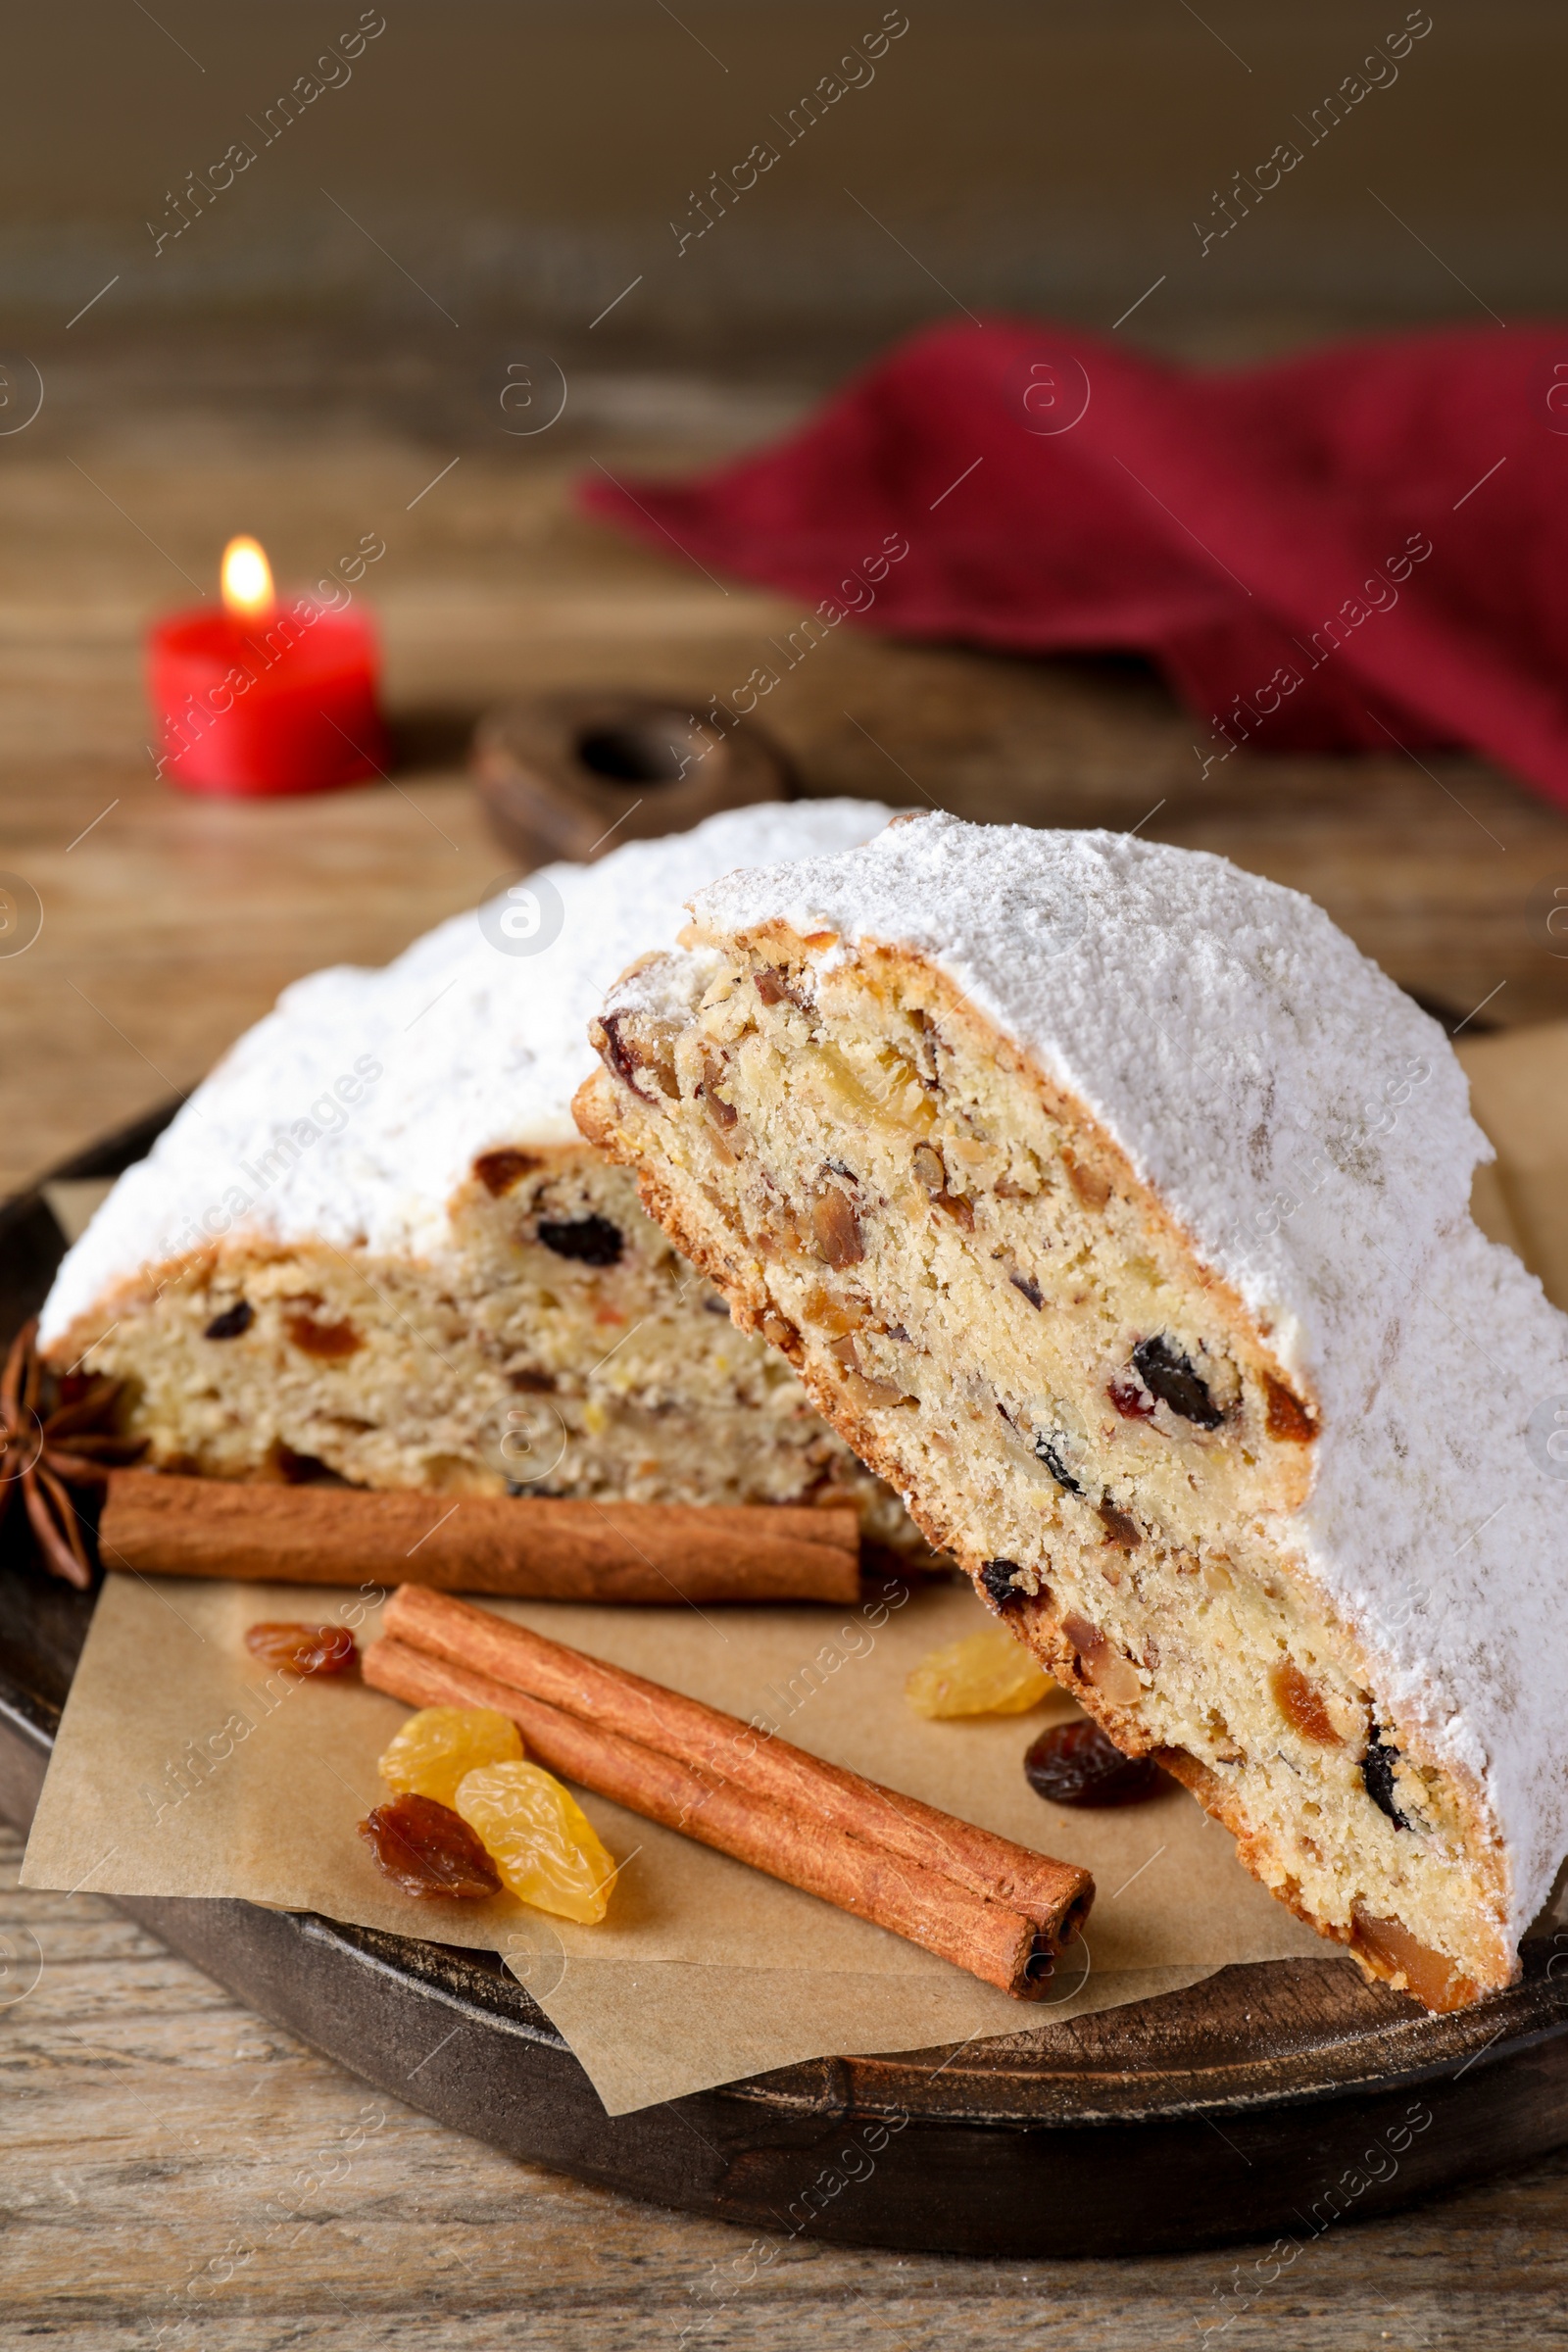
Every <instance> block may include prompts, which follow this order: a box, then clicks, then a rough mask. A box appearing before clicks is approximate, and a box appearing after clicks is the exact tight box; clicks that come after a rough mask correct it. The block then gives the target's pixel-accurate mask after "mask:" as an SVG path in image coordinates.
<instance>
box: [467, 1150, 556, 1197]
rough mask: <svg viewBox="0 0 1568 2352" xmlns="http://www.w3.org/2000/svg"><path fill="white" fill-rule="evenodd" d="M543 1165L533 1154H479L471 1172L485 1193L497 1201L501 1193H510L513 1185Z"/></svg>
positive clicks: (507, 1152)
mask: <svg viewBox="0 0 1568 2352" xmlns="http://www.w3.org/2000/svg"><path fill="white" fill-rule="evenodd" d="M544 1164H545V1163H544V1161H543V1160H542V1159H541V1158H540V1157H539V1155H538V1153H537V1152H513V1151H503V1152H480V1154H479V1156H478V1158H477V1159H476V1160H475V1161H474V1163H473V1172H474V1174H475V1175H476V1176H477V1177H478V1179H479V1182H480V1183H481V1184H482V1185H483V1186H484V1189H485V1191H486V1192H487V1193H489V1194H491V1195H492V1196H493V1198H494V1199H496V1200H497V1201H499V1200H500V1198H501V1196H502V1194H503V1193H510V1192H511V1190H512V1188H513V1186H514V1185H515V1184H520V1183H521V1181H522V1179H523V1177H524V1176H529V1175H531V1174H532V1173H533V1171H534V1169H535V1168H542V1167H543V1166H544Z"/></svg>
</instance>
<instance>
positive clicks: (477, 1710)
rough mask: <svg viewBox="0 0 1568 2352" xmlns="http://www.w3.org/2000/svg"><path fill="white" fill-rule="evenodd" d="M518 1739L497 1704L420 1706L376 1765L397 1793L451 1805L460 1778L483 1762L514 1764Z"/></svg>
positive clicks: (518, 1751)
mask: <svg viewBox="0 0 1568 2352" xmlns="http://www.w3.org/2000/svg"><path fill="white" fill-rule="evenodd" d="M522 1753H523V1747H522V1739H521V1736H520V1734H519V1733H518V1730H517V1727H516V1725H515V1723H514V1722H513V1720H512V1718H511V1716H510V1715H503V1714H502V1712H501V1710H500V1708H499V1707H421V1708H420V1709H419V1712H418V1713H417V1715H411V1716H410V1717H409V1720H408V1722H407V1723H406V1724H405V1725H404V1726H403V1728H402V1730H401V1731H400V1732H399V1733H398V1735H397V1738H396V1739H395V1740H393V1742H392V1744H391V1746H390V1747H389V1748H388V1749H387V1751H386V1754H385V1755H384V1756H383V1757H382V1758H381V1760H380V1762H379V1763H378V1764H377V1766H376V1770H377V1772H378V1773H379V1774H380V1775H381V1778H382V1780H383V1781H385V1783H386V1785H387V1787H388V1788H389V1789H395V1790H396V1791H397V1793H398V1794H399V1795H403V1794H405V1793H408V1794H412V1795H414V1796H429V1797H433V1798H434V1799H435V1801H436V1803H437V1804H438V1805H450V1804H451V1803H452V1802H453V1799H454V1798H455V1797H456V1795H457V1793H458V1783H459V1782H460V1781H461V1780H462V1779H463V1777H464V1775H465V1774H466V1773H470V1772H477V1771H478V1769H479V1767H480V1765H481V1764H516V1763H520V1762H521V1760H522Z"/></svg>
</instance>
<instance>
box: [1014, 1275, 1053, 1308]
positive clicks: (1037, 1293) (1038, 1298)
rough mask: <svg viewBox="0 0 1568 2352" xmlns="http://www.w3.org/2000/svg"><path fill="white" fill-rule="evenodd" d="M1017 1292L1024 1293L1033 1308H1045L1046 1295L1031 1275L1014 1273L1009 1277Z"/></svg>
mask: <svg viewBox="0 0 1568 2352" xmlns="http://www.w3.org/2000/svg"><path fill="white" fill-rule="evenodd" d="M1007 1280H1008V1281H1009V1282H1010V1283H1011V1285H1012V1287H1013V1289H1014V1290H1015V1291H1022V1293H1023V1295H1024V1297H1025V1298H1026V1299H1028V1301H1029V1303H1030V1305H1031V1306H1044V1304H1045V1302H1046V1295H1045V1293H1044V1291H1042V1289H1041V1288H1040V1285H1039V1283H1038V1282H1036V1281H1035V1280H1034V1279H1033V1277H1032V1276H1031V1275H1028V1274H1018V1273H1012V1274H1009V1275H1008V1276H1007Z"/></svg>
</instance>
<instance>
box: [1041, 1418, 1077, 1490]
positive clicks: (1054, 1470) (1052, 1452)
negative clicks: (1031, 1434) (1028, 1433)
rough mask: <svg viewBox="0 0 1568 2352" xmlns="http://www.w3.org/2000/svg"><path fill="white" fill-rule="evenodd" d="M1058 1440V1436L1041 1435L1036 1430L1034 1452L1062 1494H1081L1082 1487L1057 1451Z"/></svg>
mask: <svg viewBox="0 0 1568 2352" xmlns="http://www.w3.org/2000/svg"><path fill="white" fill-rule="evenodd" d="M1060 1442H1061V1441H1060V1440H1059V1439H1058V1438H1045V1437H1042V1436H1041V1434H1040V1432H1039V1431H1038V1430H1036V1432H1035V1452H1036V1454H1037V1455H1038V1457H1039V1459H1040V1460H1041V1461H1043V1462H1044V1463H1045V1465H1046V1468H1047V1469H1048V1470H1049V1471H1050V1472H1051V1475H1052V1477H1053V1478H1054V1480H1055V1482H1056V1484H1057V1486H1058V1487H1060V1489H1061V1491H1062V1493H1063V1494H1064V1495H1081V1494H1082V1493H1083V1489H1082V1487H1081V1486H1080V1485H1079V1484H1078V1481H1077V1480H1076V1479H1075V1478H1074V1477H1073V1475H1072V1473H1071V1471H1070V1470H1069V1469H1068V1468H1067V1466H1066V1464H1065V1463H1064V1462H1063V1460H1062V1458H1061V1455H1060V1453H1059V1452H1058V1451H1057V1447H1058V1446H1059V1445H1060Z"/></svg>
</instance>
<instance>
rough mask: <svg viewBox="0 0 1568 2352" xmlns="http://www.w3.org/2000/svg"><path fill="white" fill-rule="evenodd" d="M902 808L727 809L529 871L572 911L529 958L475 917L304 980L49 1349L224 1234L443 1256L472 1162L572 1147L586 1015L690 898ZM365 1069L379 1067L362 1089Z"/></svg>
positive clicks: (184, 1120) (82, 1273)
mask: <svg viewBox="0 0 1568 2352" xmlns="http://www.w3.org/2000/svg"><path fill="white" fill-rule="evenodd" d="M890 813H891V811H890V810H889V809H885V808H883V807H882V806H881V805H880V804H879V803H877V802H868V801H850V800H834V801H803V802H793V803H790V804H787V805H785V804H778V803H773V804H766V805H763V806H761V807H759V808H754V809H732V810H729V811H726V812H725V813H723V814H721V815H718V816H713V817H710V818H709V819H708V820H707V822H706V823H704V824H701V825H699V826H697V827H696V828H695V829H694V830H693V831H692V832H690V833H684V834H673V835H666V836H665V837H663V838H662V839H661V840H657V841H648V842H632V843H629V844H628V845H627V846H626V847H625V848H623V849H620V850H616V851H614V852H613V853H612V854H611V855H610V856H609V857H607V858H603V859H602V860H601V861H600V862H599V863H598V864H597V865H587V866H585V865H567V864H561V865H552V866H547V867H546V868H545V869H544V871H543V875H542V876H535V877H532V878H531V879H532V880H534V881H535V882H540V883H548V884H549V885H550V886H551V887H552V888H553V889H554V890H556V891H558V892H559V893H560V897H561V903H562V907H563V910H564V919H563V923H562V927H561V931H560V935H559V937H558V938H557V939H556V940H555V941H554V942H553V944H552V945H551V946H549V947H548V948H545V949H543V950H541V952H540V953H538V954H537V955H510V954H506V953H503V952H502V950H501V949H499V948H498V947H496V946H494V945H493V944H492V942H491V940H490V939H489V938H488V937H487V936H486V935H485V932H484V931H483V930H482V929H481V927H480V922H479V915H478V912H477V911H475V912H470V913H467V914H460V915H455V916H453V917H452V919H451V920H450V921H449V922H445V923H442V924H440V925H438V926H437V928H436V929H435V930H433V931H431V932H428V933H427V934H426V935H425V937H424V938H422V939H419V940H417V941H416V942H415V944H414V946H413V947H411V948H409V949H408V950H407V951H406V953H405V954H403V955H402V956H399V957H398V958H397V960H396V961H395V962H394V963H391V964H388V965H387V966H386V967H385V969H384V970H380V971H368V970H364V969H360V968H356V967H352V966H349V965H337V966H334V967H333V968H331V969H330V970H327V971H321V972H316V973H314V974H313V975H312V976H311V977H310V978H309V979H306V980H299V981H296V982H295V984H294V985H293V987H291V988H287V989H285V990H284V991H283V994H282V996H281V997H280V998H279V1000H278V1003H277V1007H276V1009H275V1010H274V1011H272V1012H270V1013H269V1014H268V1015H267V1017H266V1018H265V1019H264V1020H261V1021H259V1022H258V1023H257V1024H256V1026H255V1028H254V1029H251V1030H249V1031H248V1032H247V1033H246V1035H245V1036H244V1037H242V1038H241V1039H240V1040H239V1042H238V1043H237V1044H236V1045H235V1046H234V1047H233V1048H232V1049H231V1051H230V1052H229V1053H228V1054H226V1055H225V1056H224V1058H223V1060H222V1061H221V1062H220V1063H219V1065H218V1067H217V1068H216V1069H215V1070H214V1071H213V1072H212V1074H211V1076H210V1077H208V1078H207V1079H206V1080H205V1081H204V1082H203V1084H202V1085H201V1086H199V1087H198V1088H197V1090H196V1092H195V1093H194V1094H193V1095H192V1097H191V1099H190V1101H189V1102H188V1103H186V1104H185V1105H184V1107H183V1109H182V1110H181V1111H180V1112H179V1114H178V1116H177V1117H176V1118H175V1119H174V1120H173V1121H172V1124H171V1125H170V1126H169V1127H168V1128H167V1129H166V1130H165V1132H164V1133H163V1135H161V1136H160V1137H159V1139H158V1142H157V1143H156V1144H155V1145H154V1147H153V1150H152V1152H151V1153H150V1154H149V1156H148V1157H147V1158H146V1159H144V1160H142V1161H140V1162H139V1163H138V1164H137V1165H136V1166H135V1167H133V1168H130V1169H127V1170H126V1172H125V1174H124V1175H123V1177H122V1178H121V1179H120V1182H119V1183H118V1184H117V1185H116V1187H115V1189H114V1191H113V1193H111V1194H110V1196H109V1198H108V1199H107V1200H106V1201H105V1202H104V1203H103V1206H102V1207H101V1208H100V1209H99V1211H98V1213H97V1215H96V1216H95V1217H94V1218H93V1220H92V1222H91V1224H90V1225H89V1226H88V1228H87V1230H86V1232H85V1233H84V1234H83V1235H82V1236H81V1238H80V1240H79V1241H78V1242H77V1243H76V1245H75V1247H74V1248H73V1250H71V1251H70V1252H69V1253H68V1255H67V1256H66V1258H65V1259H64V1261H63V1263H62V1264H61V1267H60V1269H59V1272H58V1274H57V1276H56V1279H55V1284H54V1288H53V1289H52V1290H51V1292H50V1294H49V1299H48V1301H47V1303H46V1305H45V1307H44V1310H43V1316H42V1319H41V1329H40V1338H41V1341H42V1343H43V1345H44V1346H45V1347H47V1346H49V1345H50V1344H51V1343H52V1342H53V1341H54V1340H56V1339H58V1338H59V1337H61V1336H62V1335H63V1334H64V1333H65V1332H66V1331H67V1329H68V1328H69V1327H70V1326H71V1324H72V1323H73V1322H74V1320H75V1318H76V1317H77V1316H78V1315H80V1314H84V1313H86V1312H88V1311H89V1310H90V1309H91V1308H92V1307H93V1306H94V1305H95V1304H96V1303H97V1302H98V1301H99V1300H100V1299H103V1298H104V1297H105V1296H106V1295H107V1294H108V1293H110V1292H111V1291H112V1290H114V1289H115V1288H116V1287H117V1286H118V1285H119V1284H120V1283H121V1282H122V1281H123V1280H124V1279H125V1278H127V1277H130V1276H133V1275H134V1274H135V1273H136V1272H137V1270H138V1268H140V1267H142V1266H146V1265H158V1264H161V1263H163V1262H165V1261H166V1260H168V1259H171V1258H176V1257H179V1256H182V1255H184V1254H185V1253H186V1252H188V1251H190V1250H195V1249H200V1248H202V1247H203V1246H205V1245H206V1244H207V1243H210V1242H212V1241H217V1240H221V1239H224V1238H228V1237H233V1238H238V1237H243V1236H253V1237H256V1238H260V1239H267V1240H272V1241H280V1242H291V1241H306V1240H312V1239H319V1240H322V1241H325V1242H329V1243H331V1244H332V1245H333V1246H334V1247H336V1248H338V1249H343V1250H352V1249H358V1248H363V1249H368V1250H372V1251H377V1252H379V1251H392V1250H404V1251H411V1252H414V1253H416V1254H420V1255H425V1256H431V1255H436V1254H438V1253H439V1252H440V1251H441V1250H442V1249H443V1248H444V1247H445V1246H446V1244H447V1240H448V1217H447V1203H448V1201H450V1199H451V1197H452V1194H453V1192H454V1191H455V1189H456V1187H457V1186H458V1185H459V1183H460V1182H461V1181H462V1180H463V1178H464V1176H465V1175H466V1172H467V1170H468V1167H469V1164H470V1163H471V1161H472V1159H473V1158H474V1156H475V1154H476V1153H478V1152H484V1151H486V1150H489V1149H492V1148H494V1147H495V1146H497V1145H505V1144H522V1145H526V1144H533V1143H575V1142H577V1141H578V1136H577V1131H576V1128H575V1127H574V1126H573V1124H572V1120H571V1109H570V1104H571V1098H572V1095H573V1093H574V1092H575V1091H576V1089H577V1087H578V1086H579V1085H580V1084H581V1083H582V1081H583V1079H584V1078H586V1077H587V1076H588V1075H589V1073H590V1071H591V1070H592V1069H593V1067H594V1066H595V1065H594V1056H593V1050H592V1048H591V1047H590V1046H589V1044H588V1037H587V1030H588V1022H589V1020H590V1018H591V1016H592V1015H593V1013H594V1012H595V1011H596V1010H597V1009H598V1005H599V1001H600V999H601V997H602V996H603V994H604V991H605V989H606V987H607V986H608V985H609V983H610V982H611V981H612V980H613V978H614V977H615V975H616V973H617V972H618V971H620V970H621V968H622V967H623V966H624V965H625V964H627V963H628V962H630V960H631V959H632V957H633V956H636V955H637V954H638V953H639V952H640V951H642V950H644V949H647V948H657V947H662V946H667V945H668V944H669V943H671V942H672V941H673V939H674V937H675V935H676V933H677V932H678V931H679V930H680V928H681V926H682V924H683V923H684V921H685V919H686V905H685V903H686V902H687V901H688V900H689V899H690V897H691V895H692V893H693V891H694V890H696V889H697V888H699V887H700V886H701V885H702V884H703V883H705V882H708V881H711V879H712V878H713V876H714V875H715V874H718V873H722V872H723V871H724V870H725V868H726V867H727V866H730V865H734V864H736V863H738V862H740V861H741V860H743V859H750V860H752V861H754V862H755V861H757V860H759V859H767V860H778V859H783V858H790V857H794V856H799V855H803V854H817V855H820V854H823V853H827V852H832V851H836V850H841V849H845V848H848V847H850V846H852V845H853V844H855V843H857V842H861V841H864V840H866V839H867V838H868V837H869V836H870V835H871V834H873V833H875V832H877V831H878V830H879V829H880V828H881V827H882V826H884V825H885V824H886V822H887V820H888V817H889V815H890ZM357 1063H358V1064H360V1065H361V1067H360V1069H359V1070H358V1071H357V1070H356V1064H357ZM367 1063H368V1064H370V1065H372V1066H373V1067H374V1068H375V1069H376V1070H377V1071H378V1072H379V1075H377V1076H374V1077H372V1078H370V1079H369V1080H368V1081H367V1080H366V1078H365V1070H364V1065H366V1064H367ZM340 1081H342V1082H344V1083H343V1086H342V1089H341V1091H340V1090H339V1082H340ZM343 1093H347V1094H349V1095H350V1096H354V1095H356V1094H357V1095H358V1100H357V1101H352V1102H350V1103H345V1102H344V1101H343V1099H342V1096H343Z"/></svg>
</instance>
